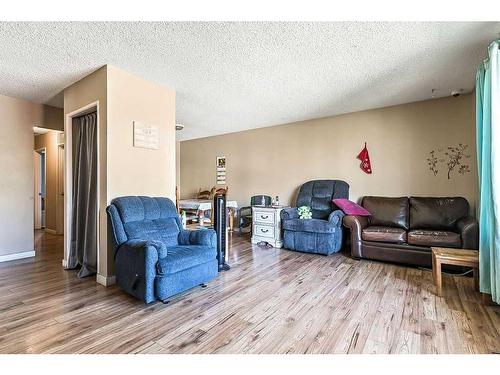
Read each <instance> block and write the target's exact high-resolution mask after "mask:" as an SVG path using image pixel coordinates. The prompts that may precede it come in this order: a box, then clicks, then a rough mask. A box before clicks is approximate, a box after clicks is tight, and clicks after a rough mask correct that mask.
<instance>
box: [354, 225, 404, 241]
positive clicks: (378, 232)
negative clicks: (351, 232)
mask: <svg viewBox="0 0 500 375" xmlns="http://www.w3.org/2000/svg"><path fill="white" fill-rule="evenodd" d="M361 238H362V239H363V240H364V241H374V242H391V243H404V242H406V231H405V230H404V229H401V228H394V227H382V226H369V227H366V228H364V229H363V232H362V233H361Z"/></svg>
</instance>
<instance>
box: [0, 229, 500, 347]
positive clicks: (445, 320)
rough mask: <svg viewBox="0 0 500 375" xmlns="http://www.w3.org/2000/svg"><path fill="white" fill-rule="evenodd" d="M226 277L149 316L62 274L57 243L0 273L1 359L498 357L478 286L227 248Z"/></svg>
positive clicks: (491, 313) (494, 318)
mask: <svg viewBox="0 0 500 375" xmlns="http://www.w3.org/2000/svg"><path fill="white" fill-rule="evenodd" d="M230 243H231V249H230V252H229V264H230V265H231V266H232V268H231V270H230V271H229V272H224V273H221V274H220V276H219V277H218V278H217V279H216V280H214V281H213V282H210V283H209V284H208V288H195V289H192V290H191V291H189V292H186V293H183V294H181V295H179V296H177V297H176V298H174V299H172V301H171V303H170V304H168V305H163V304H161V303H154V304H151V305H144V304H142V303H141V302H140V301H137V300H135V299H133V298H132V297H130V296H128V295H127V294H125V293H124V292H122V291H120V290H119V288H117V287H116V286H112V287H108V288H106V287H103V286H101V285H98V284H96V282H95V279H94V278H87V279H78V278H77V277H76V272H75V271H65V270H63V269H62V267H61V258H62V253H63V250H62V237H60V236H53V235H48V234H46V235H44V236H41V237H39V238H38V239H37V244H36V249H37V256H36V257H35V258H32V259H24V260H19V261H13V262H8V263H1V264H0V352H1V353H491V352H499V351H500V307H498V306H486V305H483V304H482V303H481V300H480V296H479V294H478V293H476V292H475V291H474V287H473V279H472V278H466V277H451V276H448V275H444V276H443V297H437V296H436V295H435V294H434V293H435V288H434V286H433V284H432V276H431V272H430V271H424V270H419V269H414V268H407V267H400V266H395V265H390V264H384V263H378V262H371V261H366V260H362V261H355V260H352V259H351V258H349V257H347V256H345V255H342V254H336V255H333V256H330V257H324V256H319V255H310V254H301V253H296V252H292V251H287V250H277V249H272V248H261V247H258V246H255V245H254V246H252V245H251V244H250V241H249V238H248V237H239V236H238V235H234V236H233V237H232V238H231V239H230Z"/></svg>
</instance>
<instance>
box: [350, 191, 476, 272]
mask: <svg viewBox="0 0 500 375" xmlns="http://www.w3.org/2000/svg"><path fill="white" fill-rule="evenodd" d="M361 206H363V207H364V208H366V209H367V210H368V211H369V212H370V214H371V216H368V217H366V216H351V215H347V216H345V217H344V220H343V224H344V226H345V227H347V228H349V229H350V230H351V255H352V256H353V257H354V258H358V259H359V258H367V259H376V260H382V261H387V262H395V263H404V264H410V265H415V266H424V267H430V266H431V249H430V248H431V246H439V247H454V248H465V249H477V248H478V240H479V239H478V237H479V227H478V223H477V222H476V220H475V219H474V218H473V217H471V216H469V203H468V202H467V200H466V199H465V198H462V197H453V198H424V197H410V198H407V197H402V198H387V197H364V198H363V200H362V202H361Z"/></svg>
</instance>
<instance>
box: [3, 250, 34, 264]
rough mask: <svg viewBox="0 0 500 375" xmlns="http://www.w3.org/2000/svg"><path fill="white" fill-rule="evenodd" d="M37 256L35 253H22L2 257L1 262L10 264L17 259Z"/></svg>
mask: <svg viewBox="0 0 500 375" xmlns="http://www.w3.org/2000/svg"><path fill="white" fill-rule="evenodd" d="M34 256H35V251H34V250H32V251H23V252H21V253H14V254H7V255H0V262H8V261H11V260H16V259H23V258H30V257H34Z"/></svg>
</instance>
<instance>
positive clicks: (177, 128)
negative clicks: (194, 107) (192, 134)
mask: <svg viewBox="0 0 500 375" xmlns="http://www.w3.org/2000/svg"><path fill="white" fill-rule="evenodd" d="M182 129H184V125H182V124H175V130H182Z"/></svg>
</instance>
